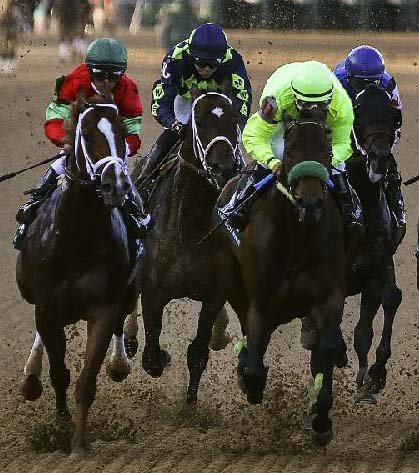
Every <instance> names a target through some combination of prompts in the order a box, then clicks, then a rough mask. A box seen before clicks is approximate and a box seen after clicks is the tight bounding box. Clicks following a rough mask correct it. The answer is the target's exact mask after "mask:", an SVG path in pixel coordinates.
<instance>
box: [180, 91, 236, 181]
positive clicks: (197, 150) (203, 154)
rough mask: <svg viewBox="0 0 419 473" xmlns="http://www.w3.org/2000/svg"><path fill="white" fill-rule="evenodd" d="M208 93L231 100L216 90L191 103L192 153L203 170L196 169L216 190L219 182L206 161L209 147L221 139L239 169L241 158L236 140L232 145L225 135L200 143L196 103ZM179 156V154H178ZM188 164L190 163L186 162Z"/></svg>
mask: <svg viewBox="0 0 419 473" xmlns="http://www.w3.org/2000/svg"><path fill="white" fill-rule="evenodd" d="M209 95H216V96H219V97H223V98H224V99H225V100H227V101H228V103H229V104H230V105H231V104H232V102H231V100H230V99H229V98H228V97H227V96H226V95H224V94H220V93H218V92H208V93H206V94H203V95H200V96H199V97H197V98H196V99H195V100H194V102H193V104H192V114H191V122H192V144H193V150H194V154H195V157H196V158H198V159H199V161H200V162H201V164H202V167H203V168H204V172H203V173H202V172H199V171H201V170H198V169H197V171H198V174H200V175H203V176H204V177H205V178H206V179H207V180H208V181H209V182H210V183H211V184H212V185H213V186H215V187H216V188H217V190H221V187H220V186H219V184H218V183H217V181H216V179H215V178H214V176H213V173H212V169H211V166H210V165H209V164H208V162H207V156H208V153H209V151H210V149H211V148H212V147H213V146H214V145H215V143H218V142H220V141H223V142H224V143H227V145H228V146H229V148H230V149H231V152H232V154H233V157H234V161H235V164H236V167H237V170H239V169H240V168H241V164H242V163H241V160H240V157H239V156H240V152H239V149H238V142H237V143H236V145H233V143H232V142H231V141H230V139H229V138H227V136H225V135H218V136H216V137H214V138H213V139H212V140H211V141H210V142H209V143H208V144H207V145H206V146H205V145H204V144H203V143H202V140H201V138H200V137H199V133H198V126H197V124H196V110H195V108H196V105H197V104H198V103H199V102H200V101H201V100H202V99H203V98H205V97H207V96H209ZM237 129H238V134H237V136H240V131H239V127H238V126H237ZM179 156H180V154H179ZM188 164H189V165H190V163H188Z"/></svg>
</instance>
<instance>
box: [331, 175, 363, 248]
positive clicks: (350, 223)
mask: <svg viewBox="0 0 419 473" xmlns="http://www.w3.org/2000/svg"><path fill="white" fill-rule="evenodd" d="M331 179H332V182H333V184H334V194H335V195H336V197H337V198H338V200H339V204H340V206H341V209H342V217H343V225H344V230H345V235H346V238H347V240H348V241H352V240H354V239H358V238H359V236H361V235H362V234H363V225H362V213H361V209H360V208H359V207H358V205H356V203H355V202H354V199H353V196H352V192H351V189H350V186H349V182H348V178H347V176H346V174H345V173H344V172H340V173H338V174H332V176H331Z"/></svg>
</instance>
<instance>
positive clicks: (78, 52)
mask: <svg viewBox="0 0 419 473" xmlns="http://www.w3.org/2000/svg"><path fill="white" fill-rule="evenodd" d="M52 8H53V14H54V16H55V17H56V18H57V20H58V28H59V34H60V44H59V49H58V56H59V59H60V60H61V61H68V60H69V59H71V56H73V57H77V58H81V57H83V56H84V53H85V52H86V43H85V40H84V30H85V27H86V24H87V23H89V21H90V20H89V17H90V12H91V7H90V4H89V2H88V0H72V1H71V2H70V1H68V0H54V1H53V7H52Z"/></svg>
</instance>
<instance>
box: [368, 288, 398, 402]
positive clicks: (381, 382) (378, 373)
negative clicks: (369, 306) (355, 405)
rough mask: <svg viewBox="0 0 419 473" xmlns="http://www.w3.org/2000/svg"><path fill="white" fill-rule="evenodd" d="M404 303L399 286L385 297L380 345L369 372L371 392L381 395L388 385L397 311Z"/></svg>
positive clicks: (386, 293) (390, 289)
mask: <svg viewBox="0 0 419 473" xmlns="http://www.w3.org/2000/svg"><path fill="white" fill-rule="evenodd" d="M401 302H402V291H401V290H400V289H399V288H398V287H397V286H395V285H394V286H392V287H391V288H389V289H388V290H387V291H386V292H385V293H384V296H383V302H382V304H383V310H384V326H383V332H382V335H381V341H380V344H379V345H378V347H377V351H376V352H375V354H376V361H375V363H374V364H373V365H371V366H370V369H369V370H368V378H369V380H368V381H369V383H370V384H371V385H370V392H371V393H372V394H377V393H379V392H380V391H381V390H382V389H383V388H384V386H385V385H386V380H387V370H386V363H387V361H388V360H389V358H390V356H391V335H392V332H393V322H394V317H395V315H396V312H397V309H398V308H399V305H400V304H401Z"/></svg>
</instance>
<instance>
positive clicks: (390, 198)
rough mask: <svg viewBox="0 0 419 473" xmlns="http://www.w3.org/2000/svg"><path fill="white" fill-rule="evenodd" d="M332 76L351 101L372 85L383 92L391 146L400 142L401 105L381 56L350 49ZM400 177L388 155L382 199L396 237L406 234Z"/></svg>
mask: <svg viewBox="0 0 419 473" xmlns="http://www.w3.org/2000/svg"><path fill="white" fill-rule="evenodd" d="M334 73H335V75H336V77H337V78H338V79H339V80H340V82H341V84H342V85H343V87H344V88H345V90H346V91H347V92H348V95H349V97H350V98H351V99H352V101H354V100H355V97H356V95H357V94H358V93H359V92H361V90H363V89H365V87H366V86H367V85H368V84H370V83H372V82H373V83H375V84H377V85H378V86H379V87H381V88H382V89H384V90H385V91H386V92H387V93H388V94H389V95H390V97H391V102H392V104H393V107H394V110H395V112H396V123H397V124H396V127H395V130H394V133H395V143H397V142H398V141H399V139H400V130H401V126H402V101H401V100H400V95H399V89H398V87H397V84H396V81H395V80H394V77H393V76H392V75H390V74H389V73H388V72H387V71H386V70H385V66H384V59H383V56H382V55H381V53H380V52H379V51H378V50H377V49H375V48H373V47H372V46H368V45H363V46H358V47H357V48H354V49H352V50H351V51H350V52H349V54H348V55H347V57H346V59H345V60H344V61H342V62H341V63H339V64H338V65H337V66H336V68H335V70H334ZM401 182H402V180H401V177H400V174H399V172H398V170H397V163H396V160H395V159H394V156H393V154H392V159H391V160H390V165H389V169H388V171H387V175H386V189H385V190H386V197H387V202H388V205H389V207H390V210H391V211H392V212H393V214H394V216H395V218H396V222H397V226H398V227H399V233H400V234H403V236H404V233H405V232H406V216H405V212H404V202H403V195H402V192H401V188H400V186H401Z"/></svg>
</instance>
